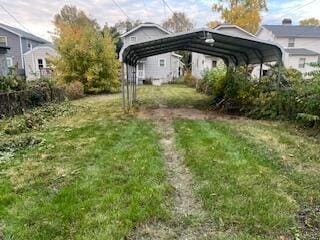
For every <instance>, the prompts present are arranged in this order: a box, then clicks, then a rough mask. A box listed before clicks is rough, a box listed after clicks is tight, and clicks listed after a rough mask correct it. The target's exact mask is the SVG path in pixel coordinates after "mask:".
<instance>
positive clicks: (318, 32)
mask: <svg viewBox="0 0 320 240" xmlns="http://www.w3.org/2000/svg"><path fill="white" fill-rule="evenodd" d="M262 27H263V28H265V29H267V30H269V31H271V32H272V33H273V34H274V36H275V37H303V38H320V27H318V26H298V25H263V26H262Z"/></svg>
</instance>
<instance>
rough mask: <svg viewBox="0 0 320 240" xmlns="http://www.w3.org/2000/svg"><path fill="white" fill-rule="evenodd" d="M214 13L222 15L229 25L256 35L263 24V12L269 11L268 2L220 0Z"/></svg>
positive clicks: (262, 0) (264, 0)
mask: <svg viewBox="0 0 320 240" xmlns="http://www.w3.org/2000/svg"><path fill="white" fill-rule="evenodd" d="M212 9H213V11H214V12H218V13H220V14H221V18H222V20H223V21H224V22H225V23H227V24H235V25H237V26H239V27H241V28H243V29H245V30H247V31H248V32H251V33H253V34H255V33H256V32H257V31H258V29H259V26H260V23H261V20H262V19H261V12H262V11H267V2H266V0H218V3H215V4H213V7H212Z"/></svg>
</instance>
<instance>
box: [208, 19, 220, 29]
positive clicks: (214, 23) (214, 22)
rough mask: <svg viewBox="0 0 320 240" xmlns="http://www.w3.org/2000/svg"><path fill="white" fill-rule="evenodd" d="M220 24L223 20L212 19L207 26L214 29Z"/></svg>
mask: <svg viewBox="0 0 320 240" xmlns="http://www.w3.org/2000/svg"><path fill="white" fill-rule="evenodd" d="M220 24H221V22H219V21H210V22H208V23H207V27H208V28H212V29H214V28H215V27H217V26H218V25H220Z"/></svg>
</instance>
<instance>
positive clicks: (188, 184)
mask: <svg viewBox="0 0 320 240" xmlns="http://www.w3.org/2000/svg"><path fill="white" fill-rule="evenodd" d="M173 115H175V114H174V110H171V111H168V109H165V108H162V109H161V108H160V109H157V111H152V112H149V115H148V116H147V115H144V117H146V118H148V119H151V120H153V121H154V123H155V125H156V130H157V132H158V133H159V135H160V137H161V140H160V144H161V147H162V150H163V152H164V159H165V166H166V171H167V178H168V181H169V183H170V184H171V186H172V187H173V189H174V191H173V209H172V217H171V219H170V220H169V221H167V222H160V221H154V222H151V223H146V224H144V225H141V226H139V227H138V228H137V229H135V231H134V232H133V233H132V234H131V235H130V236H129V237H128V239H131V240H138V239H139V240H143V239H181V240H182V239H183V240H186V239H188V240H193V239H194V240H195V239H212V237H213V236H215V235H216V232H215V229H214V227H213V226H214V225H213V223H212V222H211V221H210V220H209V217H208V215H207V213H206V212H205V211H204V210H203V209H202V207H201V202H200V200H199V199H197V198H196V197H195V196H194V193H193V188H194V183H193V178H192V175H191V173H190V171H189V169H188V168H187V167H186V166H185V165H184V163H183V161H184V159H183V155H182V154H181V153H180V152H178V151H177V149H176V145H175V142H176V140H175V132H174V128H173V117H174V116H173Z"/></svg>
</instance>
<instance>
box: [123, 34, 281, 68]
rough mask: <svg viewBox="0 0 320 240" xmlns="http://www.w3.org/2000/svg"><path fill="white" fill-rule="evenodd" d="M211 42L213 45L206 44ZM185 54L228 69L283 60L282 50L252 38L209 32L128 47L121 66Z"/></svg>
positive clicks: (156, 40)
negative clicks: (199, 55)
mask: <svg viewBox="0 0 320 240" xmlns="http://www.w3.org/2000/svg"><path fill="white" fill-rule="evenodd" d="M207 38H213V39H214V44H209V43H207V42H206V39H207ZM178 50H185V51H191V52H198V53H202V54H206V55H210V56H215V57H220V58H222V59H223V60H224V61H225V62H226V63H227V64H228V65H229V64H233V65H245V64H259V63H261V62H273V61H281V60H282V50H281V47H279V46H278V45H276V44H274V43H270V42H266V41H263V40H260V39H257V38H254V37H236V36H232V35H229V34H226V33H221V32H219V31H216V30H212V29H207V28H203V29H197V30H193V31H189V32H184V33H176V34H171V35H168V36H164V37H161V38H158V39H155V40H151V41H146V42H140V43H136V44H132V45H129V46H128V47H127V48H126V49H125V50H124V51H123V55H122V59H123V62H125V63H127V64H129V65H135V64H136V63H137V61H138V60H140V59H143V58H146V57H150V56H154V55H158V54H162V53H167V52H172V51H178Z"/></svg>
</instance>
